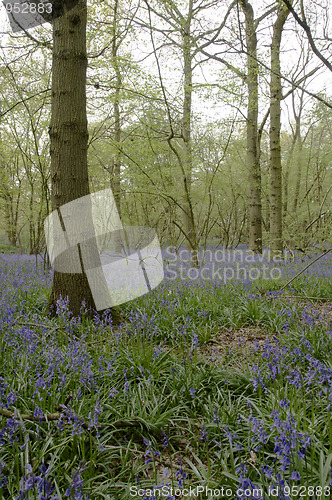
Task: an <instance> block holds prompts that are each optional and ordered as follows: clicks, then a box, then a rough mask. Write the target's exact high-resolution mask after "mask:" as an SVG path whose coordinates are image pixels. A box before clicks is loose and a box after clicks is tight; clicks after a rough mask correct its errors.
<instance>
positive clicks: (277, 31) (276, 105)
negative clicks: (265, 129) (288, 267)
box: [270, 6, 289, 255]
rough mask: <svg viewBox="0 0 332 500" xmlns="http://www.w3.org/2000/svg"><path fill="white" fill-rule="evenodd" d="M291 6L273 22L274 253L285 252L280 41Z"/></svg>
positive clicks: (282, 9) (271, 230) (271, 125)
mask: <svg viewBox="0 0 332 500" xmlns="http://www.w3.org/2000/svg"><path fill="white" fill-rule="evenodd" d="M288 13H289V11H288V9H286V8H284V6H281V8H280V10H279V12H278V17H277V19H276V22H275V24H274V26H273V36H272V44H271V82H270V155H271V156H270V174H271V190H270V238H271V242H270V248H271V251H272V253H273V254H274V255H278V254H279V255H282V252H283V241H282V170H281V147H280V114H281V107H280V103H281V99H282V92H281V91H282V88H281V77H280V44H281V36H282V30H283V27H284V24H285V22H286V19H287V16H288Z"/></svg>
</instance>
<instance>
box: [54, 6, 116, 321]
mask: <svg viewBox="0 0 332 500" xmlns="http://www.w3.org/2000/svg"><path fill="white" fill-rule="evenodd" d="M86 22H87V0H79V1H78V3H77V5H75V6H74V7H73V8H71V9H70V10H68V11H67V12H65V13H64V15H63V16H61V17H59V18H57V19H55V20H54V21H53V62H52V109H51V112H52V116H51V123H50V128H49V134H50V154H51V178H52V196H51V198H52V207H53V210H54V211H57V212H58V216H59V218H60V222H61V224H62V226H63V227H62V229H63V231H65V225H64V222H63V220H61V213H60V210H59V208H60V207H61V206H62V205H65V204H66V203H69V202H71V201H74V200H77V199H78V198H81V197H82V196H86V195H89V194H90V191H89V178H88V163H87V149H88V123H87V113H86V69H87V53H86ZM87 214H88V212H87ZM88 215H89V214H88ZM82 226H84V228H82V229H83V233H84V231H85V234H86V235H89V234H90V235H91V232H93V225H92V218H91V217H90V218H89V217H85V220H84V224H82ZM83 233H82V236H84V234H83ZM82 255H85V256H86V257H87V260H89V261H90V262H92V263H93V264H96V263H97V261H99V263H100V258H99V253H98V249H97V245H96V243H95V241H93V240H92V241H90V242H89V243H82V244H81V245H80V244H78V245H76V246H75V248H74V249H73V250H71V251H67V252H66V256H65V259H66V266H67V267H68V268H69V269H73V270H74V269H75V271H74V272H69V273H65V272H59V271H55V272H54V279H53V287H52V291H51V296H50V300H49V309H50V310H51V312H53V313H56V306H57V301H58V300H59V299H60V297H62V298H66V297H68V299H69V309H70V310H71V311H72V313H73V314H74V315H75V316H79V315H80V314H81V307H82V302H83V301H84V303H85V305H86V308H87V309H89V308H92V309H95V302H94V299H93V295H92V292H91V289H90V285H89V281H88V279H87V276H86V274H85V272H84V263H83V258H82ZM77 256H79V258H80V267H81V271H83V272H81V271H79V270H77ZM60 258H61V256H60ZM71 264H72V267H71ZM92 268H93V269H95V265H93V266H92ZM94 274H95V278H94V279H96V280H98V286H99V287H100V288H101V291H102V293H105V294H108V289H107V286H106V280H105V279H104V277H103V275H102V272H99V271H98V269H96V272H95V273H94ZM117 314H118V311H117V310H114V314H113V318H114V319H118V316H117Z"/></svg>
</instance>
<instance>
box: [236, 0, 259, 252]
mask: <svg viewBox="0 0 332 500" xmlns="http://www.w3.org/2000/svg"><path fill="white" fill-rule="evenodd" d="M240 1H241V6H242V9H243V12H244V16H245V25H246V43H247V53H248V57H247V64H248V79H247V82H248V112H247V168H248V173H249V186H250V188H249V189H250V195H249V196H250V214H249V247H250V249H251V250H252V251H253V252H255V253H261V252H262V193H261V169H260V162H259V146H258V62H257V36H256V27H255V19H254V11H253V8H252V6H251V4H250V3H249V2H248V1H247V0H240Z"/></svg>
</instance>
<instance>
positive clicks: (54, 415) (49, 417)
mask: <svg viewBox="0 0 332 500" xmlns="http://www.w3.org/2000/svg"><path fill="white" fill-rule="evenodd" d="M0 415H2V416H3V417H6V418H15V419H16V420H18V419H22V420H33V421H34V422H39V421H40V420H45V421H48V420H60V418H61V417H63V413H48V414H47V415H43V416H39V417H35V416H34V415H29V414H25V413H22V414H20V413H13V412H11V411H8V410H5V409H4V408H0Z"/></svg>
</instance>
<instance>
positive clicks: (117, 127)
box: [111, 0, 122, 217]
mask: <svg viewBox="0 0 332 500" xmlns="http://www.w3.org/2000/svg"><path fill="white" fill-rule="evenodd" d="M118 7H119V2H118V0H115V2H114V7H113V9H114V14H113V26H112V66H113V69H114V72H115V95H114V103H113V113H114V142H115V145H116V153H115V157H114V159H113V165H112V171H111V188H112V191H113V194H114V200H115V203H116V206H117V209H118V213H119V216H120V217H121V168H120V167H121V150H120V141H121V121H120V92H121V83H122V78H121V72H120V68H119V61H118V49H119V44H118V39H117V37H118V34H117V23H118Z"/></svg>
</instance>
